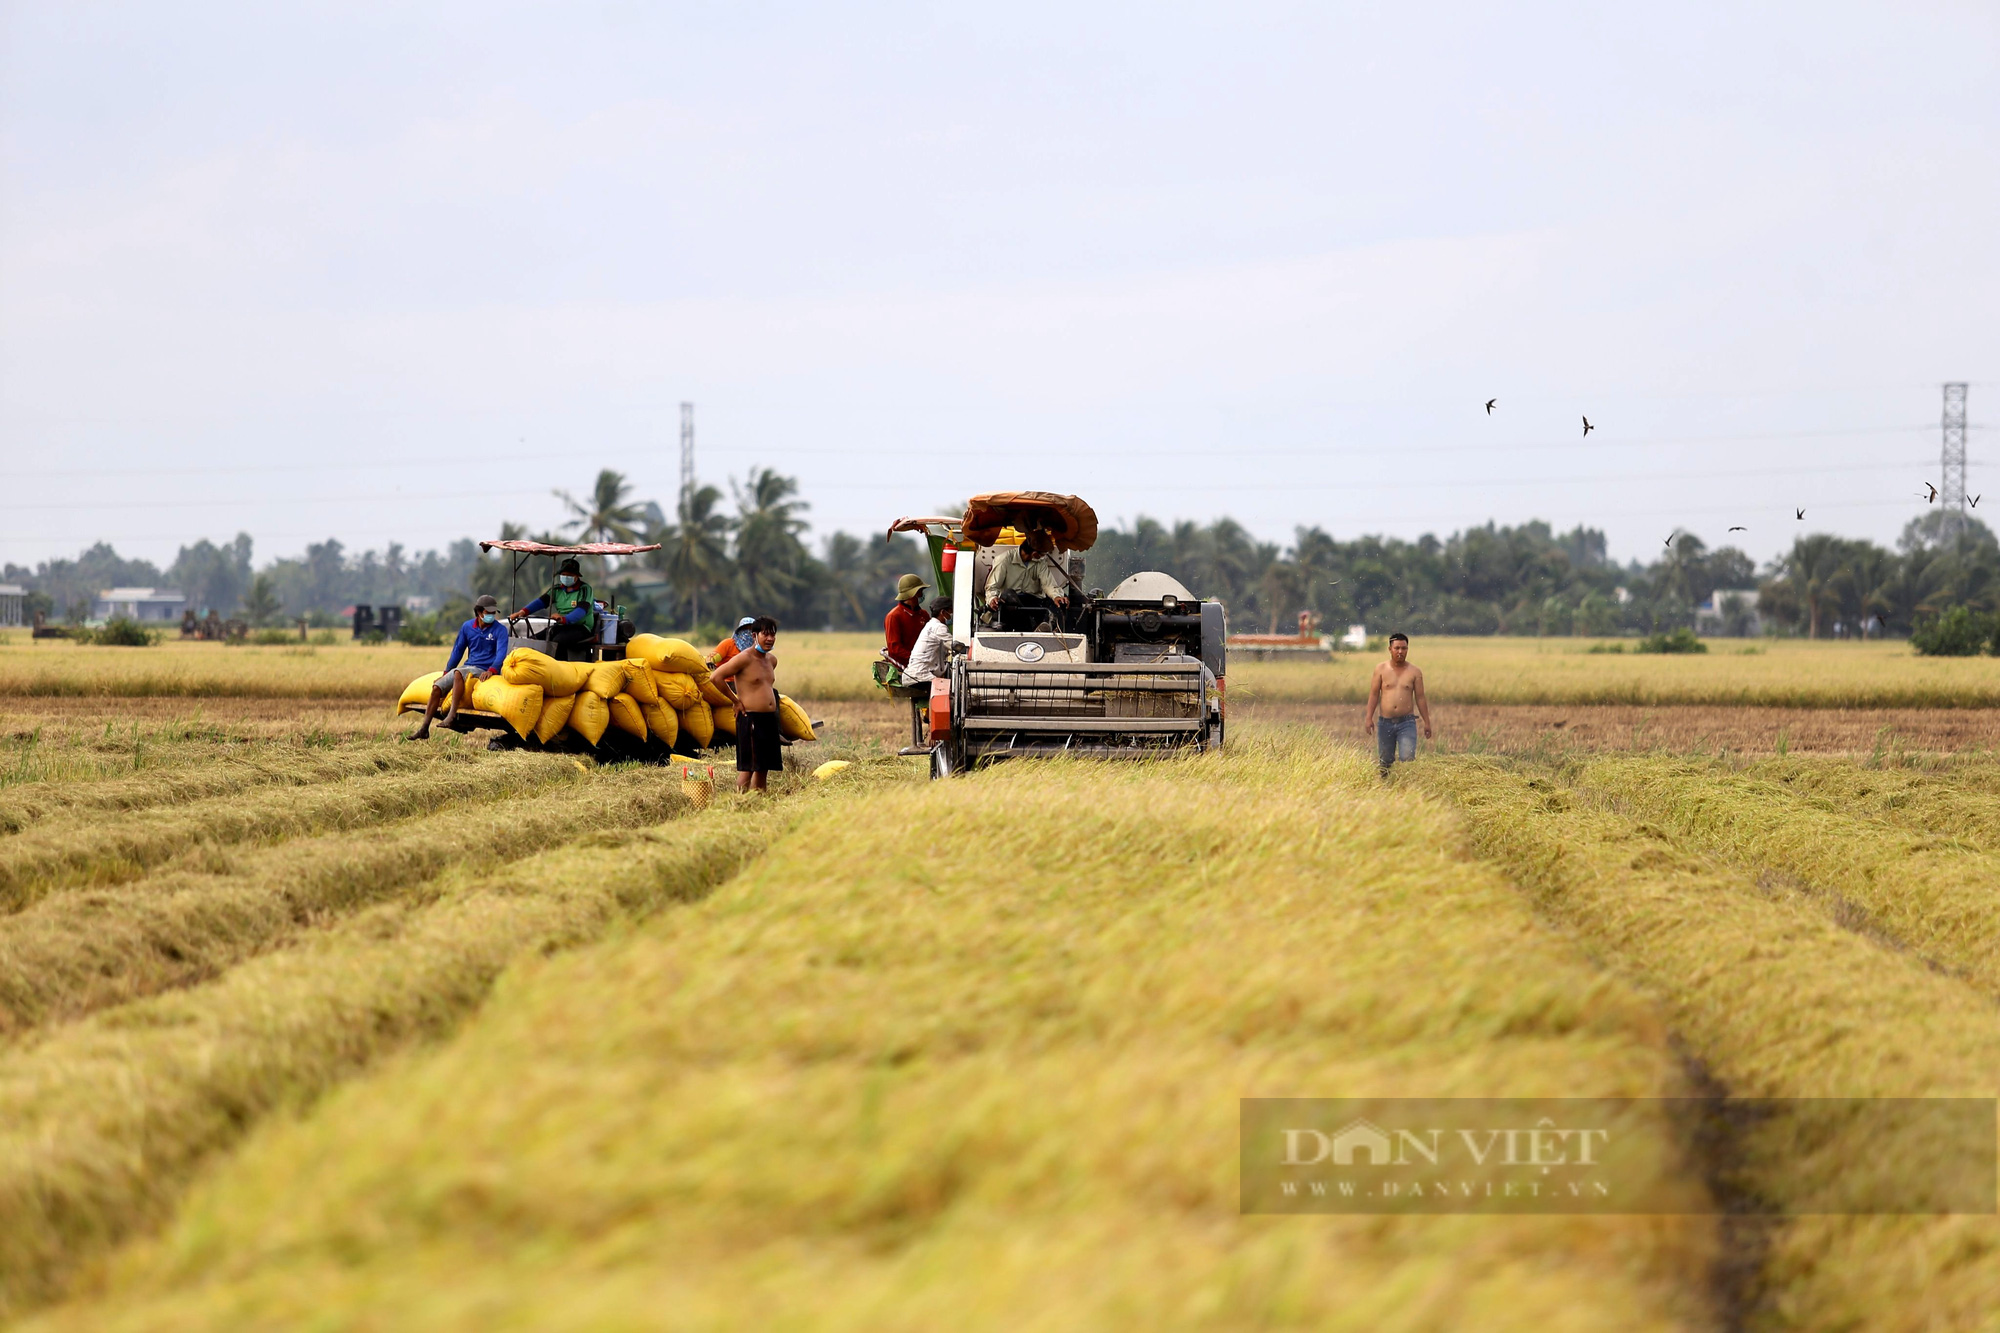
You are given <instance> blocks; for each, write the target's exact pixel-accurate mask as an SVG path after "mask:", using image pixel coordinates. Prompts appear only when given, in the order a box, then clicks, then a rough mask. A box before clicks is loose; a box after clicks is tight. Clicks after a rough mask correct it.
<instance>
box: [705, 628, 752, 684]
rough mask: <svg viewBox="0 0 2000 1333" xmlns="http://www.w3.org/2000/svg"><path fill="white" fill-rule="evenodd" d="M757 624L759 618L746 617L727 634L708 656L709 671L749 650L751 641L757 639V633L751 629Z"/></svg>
mask: <svg viewBox="0 0 2000 1333" xmlns="http://www.w3.org/2000/svg"><path fill="white" fill-rule="evenodd" d="M756 623H757V617H755V616H745V617H743V619H741V620H739V621H737V622H736V628H735V629H733V630H731V631H730V632H729V633H728V634H725V635H724V636H723V638H722V642H721V643H718V644H716V645H715V651H714V652H712V653H710V654H709V655H708V668H709V670H711V671H713V670H714V669H715V668H717V667H719V666H721V665H722V664H723V663H724V662H727V661H728V660H729V659H730V658H732V657H734V656H736V654H738V653H740V652H742V651H743V650H744V649H746V648H748V647H749V646H750V643H751V641H752V640H753V639H755V638H756V631H754V630H752V629H751V628H750V627H751V626H752V625H754V624H756Z"/></svg>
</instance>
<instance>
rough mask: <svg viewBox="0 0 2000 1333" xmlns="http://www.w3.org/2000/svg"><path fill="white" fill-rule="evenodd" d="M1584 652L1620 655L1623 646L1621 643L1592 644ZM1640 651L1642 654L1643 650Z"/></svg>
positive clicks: (1623, 648) (1623, 649)
mask: <svg viewBox="0 0 2000 1333" xmlns="http://www.w3.org/2000/svg"><path fill="white" fill-rule="evenodd" d="M1585 651H1587V652H1593V653H1622V652H1624V651H1625V645H1624V644H1622V643H1593V644H1591V645H1590V647H1589V648H1588V649H1586V650H1585ZM1640 651H1641V652H1644V651H1645V650H1644V649H1641V650H1640Z"/></svg>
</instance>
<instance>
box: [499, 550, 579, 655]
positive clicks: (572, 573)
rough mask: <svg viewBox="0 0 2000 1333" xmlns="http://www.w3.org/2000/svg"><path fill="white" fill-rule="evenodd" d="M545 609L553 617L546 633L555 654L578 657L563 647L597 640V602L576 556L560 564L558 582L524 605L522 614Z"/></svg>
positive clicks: (557, 572)
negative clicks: (584, 578) (585, 580)
mask: <svg viewBox="0 0 2000 1333" xmlns="http://www.w3.org/2000/svg"><path fill="white" fill-rule="evenodd" d="M544 610H546V611H547V614H548V615H549V617H550V623H549V628H548V632H547V634H546V635H545V637H546V638H547V639H548V641H549V648H550V650H551V655H552V656H554V657H558V658H562V659H564V660H567V661H575V660H577V659H576V658H574V657H572V656H571V655H570V654H569V653H567V652H565V651H563V650H564V649H565V648H568V647H573V646H575V645H577V644H583V643H595V642H596V641H597V602H596V600H595V598H594V597H593V595H592V593H591V591H590V585H589V584H588V583H585V582H584V581H583V568H582V566H580V565H578V564H577V562H576V557H575V556H570V557H569V558H568V559H566V560H564V561H563V562H562V564H560V565H558V566H557V567H556V581H555V585H554V586H553V587H551V588H550V589H549V590H548V591H547V592H545V593H543V594H542V595H541V596H540V597H537V598H536V599H535V600H534V601H532V602H529V603H528V604H527V605H526V606H524V607H522V608H521V610H520V612H519V613H518V614H520V615H524V616H527V615H534V614H536V613H538V612H542V611H544ZM584 656H585V657H588V656H589V654H587V653H586V654H585V655H584Z"/></svg>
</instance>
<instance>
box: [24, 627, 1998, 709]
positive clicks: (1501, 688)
mask: <svg viewBox="0 0 2000 1333" xmlns="http://www.w3.org/2000/svg"><path fill="white" fill-rule="evenodd" d="M1606 646H1618V647H1621V648H1624V647H1629V645H1626V644H1622V643H1617V641H1608V642H1600V641H1597V640H1587V639H1520V638H1421V639H1419V641H1418V642H1417V643H1416V644H1415V645H1413V648H1412V651H1411V660H1412V661H1413V662H1416V663H1417V664H1418V665H1420V666H1421V667H1423V668H1424V674H1425V677H1426V680H1427V681H1428V684H1429V691H1430V695H1431V698H1432V699H1433V700H1434V701H1436V702H1439V703H1450V704H1462V705H1499V706H1510V707H1518V706H1526V705H1576V706H1595V707H1614V706H1615V707H1648V708H1658V707H1690V706H1693V707H1726V708H1745V707H1751V708H1786V709H1807V708H1812V709H1819V708H1831V709H1911V710H1917V709H1920V710H1939V709H1959V708H1968V709H1991V708H2000V658H1992V657H1919V656H1918V655H1917V654H1916V653H1915V651H1914V650H1912V649H1911V648H1910V646H1909V645H1908V644H1903V643H1882V642H1872V643H1836V642H1832V641H1824V640H1823V641H1819V642H1810V641H1806V640H1798V639H1772V640H1737V639H1715V640H1711V641H1710V650H1709V651H1708V652H1707V653H1703V654H1690V655H1660V654H1635V653H1631V652H1609V653H1607V652H1593V651H1591V650H1592V649H1593V648H1597V647H1606ZM880 647H881V637H880V636H879V635H876V634H858V633H827V632H821V631H816V630H804V631H786V632H785V633H783V634H781V635H780V636H779V647H778V656H779V659H780V671H781V674H782V677H783V683H784V688H785V690H786V692H787V693H789V694H792V695H793V696H794V697H797V698H801V699H811V700H816V701H822V702H834V701H842V702H865V701H869V700H875V699H880V698H881V697H882V696H881V694H880V692H879V691H878V690H876V688H875V686H874V683H873V682H872V681H871V680H870V678H869V674H868V668H869V663H870V662H872V661H873V660H874V659H875V656H876V653H877V650H878V649H880ZM445 655H446V650H445V649H443V648H412V647H408V646H405V645H402V644H381V645H374V646H368V645H361V644H355V643H352V642H349V641H341V642H337V643H332V644H288V645H284V646H276V647H272V646H259V645H239V646H234V647H232V646H227V645H224V644H218V643H199V642H186V643H183V642H181V641H179V640H170V641H168V642H165V643H162V644H159V645H157V646H155V647H152V648H100V647H95V646H87V647H86V646H75V645H70V644H67V643H64V644H61V645H60V646H58V645H56V644H54V643H49V642H44V643H40V644H36V643H31V642H30V641H29V640H27V639H25V638H23V637H21V636H19V635H18V634H17V635H14V636H13V637H11V638H0V700H4V699H5V698H7V697H9V696H17V697H24V698H63V697H82V698H90V697H100V698H103V697H109V698H148V697H158V698H181V699H240V700H251V699H273V700H278V699H288V700H295V699H314V700H329V701H331V700H346V701H355V702H364V701H369V700H375V699H380V698H383V697H384V696H385V695H386V696H387V697H390V698H393V697H394V696H395V694H396V692H397V691H399V690H401V689H402V687H403V686H404V685H405V684H406V683H408V682H409V681H410V680H412V679H414V678H415V677H417V676H419V675H423V674H424V673H426V672H431V671H436V670H438V669H439V668H440V667H442V666H443V664H444V659H445ZM1378 660H1380V659H1379V657H1378V656H1377V655H1375V654H1371V653H1337V654H1334V655H1333V657H1332V659H1331V660H1327V659H1324V658H1320V659H1315V660H1311V661H1305V662H1276V661H1253V660H1250V659H1249V658H1247V657H1239V658H1238V660H1236V661H1234V662H1233V663H1232V664H1231V666H1230V668H1229V691H1230V697H1231V698H1232V699H1235V700H1239V701H1241V702H1244V703H1288V704H1314V703H1321V704H1334V703H1339V704H1358V703H1362V702H1364V701H1365V700H1366V699H1367V696H1368V674H1369V672H1370V670H1371V669H1372V668H1373V667H1374V665H1375V663H1376V662H1377V661H1378Z"/></svg>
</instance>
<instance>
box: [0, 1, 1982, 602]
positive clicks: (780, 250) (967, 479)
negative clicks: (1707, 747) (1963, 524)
mask: <svg viewBox="0 0 2000 1333" xmlns="http://www.w3.org/2000/svg"><path fill="white" fill-rule="evenodd" d="M1750 8H1751V7H1748V6H1742V5H1736V4H1731V5H1717V6H1714V7H1708V8H1702V7H1696V6H1689V5H1680V4H1675V5H1657V6H1647V7H1637V6H1603V5H1577V6H1574V7H1569V8H1555V7H1540V8H1536V9H1533V10H1527V9H1523V8H1521V7H1519V6H1489V7H1483V8H1479V9H1463V10H1460V9H1454V8H1452V7H1449V6H1443V7H1440V6H1411V5H1405V6H1379V5H1373V6H1366V7H1360V6H1355V7H1343V6H1336V5H1330V4H1315V5H1302V6H1296V7H1288V6H1278V5H1266V6H1254V7H1253V6H1247V5H1228V6H1223V5H1215V6H1208V7H1190V6H1172V5H1162V4H1150V3H1149V4H1131V5H1084V6H1079V5H1076V4H1074V3H1069V4H1060V5H1036V4H1014V5H1008V6H1004V7H994V6H977V7H975V6H952V7H944V6H938V7H919V6H895V5H886V4H876V5H866V6H828V5H799V6H782V5H722V4H691V5H690V4H638V3H602V4H595V5H592V4H561V5H556V4H548V5H524V4H506V3H495V2H494V0H481V2H480V3H477V4H472V3H465V4H409V3H399V4H394V5H382V6H369V5H365V4H360V3H355V0H341V2H340V3H337V4H307V3H293V4H279V5H271V4H255V5H252V4H244V5H211V4H193V3H187V4H171V3H162V4H144V5H135V4H131V3H129V2H128V3H120V4H93V3H86V2H84V0H49V2H47V3H14V2H8V3H0V560H14V561H18V562H28V561H32V560H35V559H40V558H46V557H48V556H50V555H55V554H67V553H73V552H74V551H76V550H77V549H78V548H79V547H80V546H82V545H84V544H86V543H87V542H89V541H93V540H97V539H100V538H101V539H105V540H109V541H112V542H114V543H115V544H116V545H117V546H118V548H119V549H120V550H121V551H124V552H126V553H128V554H139V555H145V556H149V557H152V558H155V559H162V560H165V559H171V558H172V556H173V554H174V551H175V548H176V547H177V546H179V545H180V544H181V543H183V542H186V541H191V540H194V539H196V538H199V537H203V536H210V537H213V538H216V539H217V540H222V539H225V538H227V537H229V536H231V535H233V534H234V533H235V532H237V531H238V530H239V529H240V530H246V531H248V532H249V533H251V535H252V536H253V537H255V538H256V541H257V550H258V558H259V560H260V562H261V561H262V560H264V559H268V558H269V557H271V556H274V555H280V554H290V553H295V552H297V551H298V550H300V549H301V548H303V546H304V545H305V543H306V542H308V541H311V540H316V539H319V538H322V537H326V536H337V537H339V538H340V539H341V540H342V541H345V542H348V543H350V544H352V545H355V546H367V545H375V546H379V545H381V544H383V543H385V542H387V541H391V540H400V541H402V542H404V543H405V544H406V545H408V546H410V547H413V548H420V547H424V546H430V545H435V544H439V543H442V542H445V541H448V540H450V539H452V538H454V537H458V536H466V535H474V536H478V535H489V534H493V533H495V532H496V531H497V529H498V527H499V525H500V522H501V521H502V520H503V519H510V518H511V519H516V520H519V521H522V522H526V523H529V524H532V525H535V526H538V527H539V526H543V525H549V524H552V523H554V522H555V521H557V520H558V518H559V517H560V507H559V505H558V503H557V502H556V501H555V500H554V499H553V498H551V497H550V495H549V488H550V487H552V486H564V487H569V488H572V489H581V488H583V487H585V486H587V485H588V483H589V480H590V478H591V477H592V476H593V475H594V474H595V472H596V470H597V469H598V468H599V467H604V466H610V467H615V468H618V469H621V470H623V471H625V472H627V473H628V474H630V475H631V477H632V478H633V480H634V481H635V483H636V484H637V487H638V490H639V492H640V494H641V495H642V496H649V497H657V498H658V499H659V500H660V501H661V502H662V503H663V504H667V505H669V506H670V505H671V503H672V498H673V494H674V491H675V488H676V486H677V484H678V482H677V478H678V445H677V407H676V405H677V404H678V403H679V402H681V401H682V400H691V401H693V402H694V403H695V404H696V418H697V430H698V446H699V466H700V471H701V474H702V476H703V479H704V480H708V481H713V482H716V483H718V484H721V483H723V482H725V481H726V479H727V478H729V477H731V476H741V475H742V474H743V473H744V472H745V470H746V469H747V468H749V467H750V466H751V465H753V464H768V465H771V466H774V467H777V468H779V469H780V470H782V471H784V472H787V473H791V474H794V475H796V476H797V477H798V478H799V479H800V482H801V485H802V487H803V490H804V492H805V494H806V496H807V498H808V499H809V500H810V501H811V502H812V505H813V509H812V518H813V520H814V523H815V527H816V529H817V530H818V531H819V532H821V533H824V532H827V531H830V530H832V529H833V528H836V527H845V528H848V529H850V530H855V531H875V532H879V531H881V530H882V529H883V528H884V527H885V526H886V525H887V523H888V521H889V520H890V519H892V518H894V517H896V516H897V515H899V514H907V513H916V512H926V513H927V512H930V511H931V509H932V508H933V507H934V506H936V505H937V504H939V503H940V502H942V501H945V500H948V499H952V498H963V497H964V496H965V495H967V494H969V493H971V492H974V491H978V490H990V489H1012V488H1036V489H1047V490H1060V491H1074V492H1076V493H1078V494H1081V495H1083V496H1084V497H1086V498H1087V499H1089V500H1090V501H1091V502H1092V503H1093V504H1094V505H1095V506H1096V508H1097V510H1098V513H1099V514H1100V516H1101V517H1102V518H1103V519H1104V520H1105V521H1106V522H1117V521H1121V520H1129V519H1130V518H1131V517H1132V516H1134V515H1135V514H1138V513H1141V512H1144V513H1149V514H1153V515H1155V516H1158V517H1160V518H1163V519H1173V518H1199V519H1207V518H1212V517H1215V516H1218V515H1222V514H1230V515H1234V516H1235V517H1237V518H1238V519H1240V520H1242V521H1243V522H1244V523H1245V524H1247V525H1248V526H1249V527H1250V528H1251V529H1252V530H1253V531H1254V532H1256V533H1257V534H1258V535H1259V536H1262V537H1265V538H1270V539H1289V537H1290V534H1291V531H1292V529H1293V527H1294V526H1295V525H1298V524H1306V523H1317V524H1320V525H1321V526H1323V527H1325V528H1326V529H1328V530H1329V531H1331V532H1333V533H1334V534H1335V535H1336V536H1339V537H1343V538H1346V537H1352V536H1355V535H1358V534H1361V533H1388V534H1398V535H1403V536H1415V535H1417V534H1419V533H1421V532H1424V531H1437V532H1439V533H1443V532H1446V531H1449V530H1451V529H1454V528H1458V527H1463V526H1466V525H1468V524H1473V523H1481V522H1484V521H1486V520H1487V519H1489V518H1490V519H1497V520H1500V521H1502V522H1512V521H1520V520H1525V519H1528V518H1533V517H1542V518H1547V519H1549V520H1551V521H1552V522H1554V523H1556V524H1558V525H1560V526H1568V525H1570V524H1574V523H1577V522H1588V523H1593V524H1597V525H1600V526H1602V527H1604V528H1605V529H1606V530H1607V531H1608V532H1609V534H1610V537H1611V544H1612V550H1613V553H1614V554H1615V555H1618V556H1620V557H1625V556H1640V557H1644V558H1651V556H1652V555H1653V554H1654V553H1656V552H1658V551H1659V550H1660V548H1661V544H1662V541H1663V539H1664V538H1665V536H1666V534H1667V533H1668V532H1669V531H1670V530H1672V529H1674V528H1675V527H1676V526H1680V527H1684V528H1685V529H1687V530H1690V531H1693V532H1696V533H1698V534H1700V535H1701V536H1702V537H1703V538H1704V539H1706V540H1708V541H1709V542H1710V543H1711V544H1717V543H1719V542H1721V541H1722V540H1724V539H1725V533H1724V529H1725V528H1726V527H1727V526H1729V525H1731V524H1738V523H1740V524H1744V525H1747V526H1748V527H1749V529H1750V531H1749V533H1748V534H1747V535H1746V534H1737V535H1736V537H1734V538H1732V540H1737V541H1740V542H1743V543H1744V544H1745V545H1746V546H1747V549H1749V550H1750V551H1751V553H1752V554H1753V555H1755V556H1757V557H1758V558H1759V559H1763V558H1765V557H1768V556H1769V555H1771V554H1773V553H1774V552H1775V551H1777V550H1778V549H1779V548H1780V547H1781V546H1783V545H1786V544H1788V543H1789V542H1790V540H1791V538H1792V537H1793V536H1794V535H1795V534H1796V533H1797V532H1798V531H1799V530H1800V527H1801V525H1800V524H1798V523H1797V522H1795V521H1794V519H1793V513H1792V506H1794V505H1800V504H1802V505H1804V506H1806V508H1807V523H1806V524H1805V525H1804V526H1806V527H1823V528H1826V529H1830V530H1835V531H1841V532H1845V533H1849V534H1854V535H1866V536H1870V537H1874V538H1876V539H1878V540H1885V541H1886V540H1888V539H1890V538H1892V537H1893V536H1894V535H1895V533H1896V532H1897V531H1898V530H1899V529H1900V527H1901V526H1902V524H1903V523H1904V521H1905V520H1907V519H1908V518H1909V517H1910V516H1912V515H1914V514H1917V513H1920V512H1921V511H1922V510H1923V502H1922V500H1921V498H1920V491H1921V484H1922V482H1923V480H1924V479H1925V478H1927V477H1929V478H1935V476H1936V475H1937V466H1938V416H1939V387H1938V386H1939V382H1940V381H1942V380H1945V379H1948V378H1951V379H1967V380H1970V381H1972V382H1973V385H1974V387H1973V389H1972V392H1971V403H1972V417H1973V420H1974V421H1975V422H2000V252H1996V246H2000V138H1997V137H1996V128H2000V82H1996V74H2000V17H1996V15H1997V14H2000V11H1996V10H1994V9H1993V7H1991V6H1975V5H1963V6H1942V5H1940V6H1930V7H1919V6H1913V5H1887V4H1880V5H1874V6H1867V7H1855V6H1846V5H1838V4H1814V5H1809V6H1805V5H1802V6H1798V7H1796V8H1793V9H1790V10H1784V9H1780V8H1777V7H1758V12H1748V11H1749V10H1750ZM1495 396H1497V397H1498V399H1499V409H1498V411H1497V412H1496V413H1495V414H1494V415H1493V416H1492V417H1491V418H1490V419H1489V418H1488V417H1487V416H1486V415H1485V414H1484V412H1483V411H1482V410H1481V406H1480V405H1481V403H1482V402H1483V400H1485V399H1487V398H1490V397H1495ZM1583 413H1588V414H1589V416H1590V418H1591V421H1592V422H1593V423H1594V424H1595V425H1596V426H1597V428H1598V429H1597V430H1596V431H1594V432H1593V433H1592V434H1591V435H1590V437H1589V439H1588V440H1587V441H1585V440H1583V439H1582V438H1580V437H1581V423H1580V421H1579V416H1580V415H1581V414H1583ZM1995 449H2000V432H1995V431H1991V430H1975V432H1974V434H1973V437H1972V484H1971V489H1972V490H1974V491H1978V492H1982V493H1983V491H1984V488H1985V487H1986V486H1989V485H1990V486H1991V487H1992V490H1993V492H1994V493H1995V499H1994V501H1992V502H1991V503H1994V504H1995V506H1996V507H2000V470H1996V469H1995V468H1993V467H1992V466H1991V459H1992V456H1993V452H1994V450H1995Z"/></svg>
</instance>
